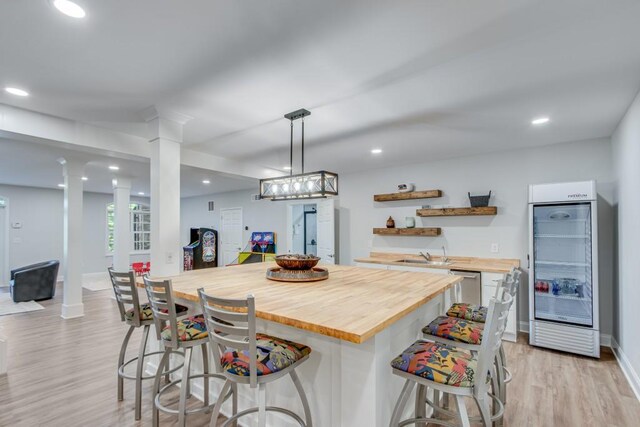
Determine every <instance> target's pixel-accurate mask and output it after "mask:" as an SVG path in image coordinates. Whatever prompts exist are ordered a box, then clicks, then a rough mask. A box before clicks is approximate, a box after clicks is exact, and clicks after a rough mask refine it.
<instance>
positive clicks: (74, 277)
mask: <svg viewBox="0 0 640 427" xmlns="http://www.w3.org/2000/svg"><path fill="white" fill-rule="evenodd" d="M59 162H60V164H62V168H63V174H64V289H63V295H62V318H64V319H71V318H74V317H82V316H84V305H83V303H82V258H83V256H84V254H83V249H82V243H83V238H84V236H83V225H82V211H83V202H82V196H83V195H82V191H83V189H82V187H83V185H82V174H83V172H84V166H85V164H86V161H84V160H78V159H70V158H64V159H59Z"/></svg>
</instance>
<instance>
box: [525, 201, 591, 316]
mask: <svg viewBox="0 0 640 427" xmlns="http://www.w3.org/2000/svg"><path fill="white" fill-rule="evenodd" d="M591 239H592V230H591V203H589V202H586V203H572V204H553V205H535V206H534V207H533V262H534V265H533V267H534V270H533V271H534V283H533V284H532V286H534V295H535V298H534V308H535V318H536V319H539V320H551V321H556V322H562V323H570V324H574V325H580V326H593V310H592V298H591V297H592V269H591V267H592V262H593V260H592V259H591V245H592V240H591Z"/></svg>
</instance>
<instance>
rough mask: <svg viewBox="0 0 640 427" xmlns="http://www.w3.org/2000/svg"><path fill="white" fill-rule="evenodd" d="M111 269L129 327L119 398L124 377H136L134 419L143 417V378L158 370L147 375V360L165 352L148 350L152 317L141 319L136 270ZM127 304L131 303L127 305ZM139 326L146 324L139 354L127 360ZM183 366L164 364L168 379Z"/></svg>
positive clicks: (120, 368)
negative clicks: (129, 368) (133, 371)
mask: <svg viewBox="0 0 640 427" xmlns="http://www.w3.org/2000/svg"><path fill="white" fill-rule="evenodd" d="M108 271H109V277H110V279H111V285H112V287H113V292H114V294H115V298H116V302H117V304H118V310H119V312H120V320H122V321H123V322H125V323H126V324H127V325H129V330H128V331H127V334H126V335H125V337H124V340H123V341H122V345H121V347H120V354H119V356H118V401H122V400H124V380H125V379H128V380H135V382H136V389H135V419H136V421H137V420H140V419H141V418H142V381H144V380H150V379H154V378H155V374H154V375H144V365H145V364H144V360H145V358H147V357H149V356H153V355H159V354H163V353H164V350H162V351H154V352H150V353H146V352H145V351H146V348H147V342H148V339H149V328H150V327H151V325H153V319H148V320H142V317H141V308H140V298H139V297H138V291H137V288H136V284H135V283H136V279H135V274H134V272H133V271H127V272H117V271H114V270H113V268H109V269H108ZM128 306H131V307H130V308H127V307H128ZM127 311H132V313H133V316H131V317H127V315H126V314H127ZM137 328H143V329H142V340H141V341H140V346H139V349H138V355H137V356H136V357H134V358H132V359H129V360H127V361H126V362H125V360H124V358H125V355H126V351H127V347H128V345H129V340H130V339H131V335H132V334H133V331H134V330H135V329H137ZM174 354H179V355H182V353H177V352H174ZM134 362H137V363H136V374H135V375H129V374H127V373H125V368H126V367H127V366H128V365H130V364H131V363H134ZM181 367H182V365H179V366H177V367H175V368H173V369H172V370H169V369H167V368H168V367H167V366H165V370H164V371H163V374H164V375H166V378H167V379H168V378H169V374H171V373H172V372H175V371H177V370H178V369H180V368H181Z"/></svg>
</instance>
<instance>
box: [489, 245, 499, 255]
mask: <svg viewBox="0 0 640 427" xmlns="http://www.w3.org/2000/svg"><path fill="white" fill-rule="evenodd" d="M498 252H500V246H499V245H498V244H497V243H492V244H491V253H493V254H497V253H498Z"/></svg>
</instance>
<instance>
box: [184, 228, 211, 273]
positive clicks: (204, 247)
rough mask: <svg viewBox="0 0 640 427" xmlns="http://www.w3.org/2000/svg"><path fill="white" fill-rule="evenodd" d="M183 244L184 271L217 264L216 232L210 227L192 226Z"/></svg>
mask: <svg viewBox="0 0 640 427" xmlns="http://www.w3.org/2000/svg"><path fill="white" fill-rule="evenodd" d="M189 240H190V241H191V242H192V243H191V244H189V245H187V246H185V247H184V248H183V250H184V258H183V260H184V271H189V270H198V269H200V268H210V267H217V266H218V232H217V231H216V230H213V229H211V228H192V229H191V235H190V239H189Z"/></svg>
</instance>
